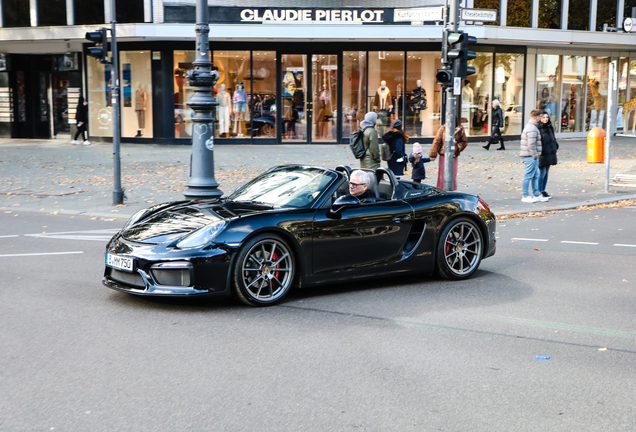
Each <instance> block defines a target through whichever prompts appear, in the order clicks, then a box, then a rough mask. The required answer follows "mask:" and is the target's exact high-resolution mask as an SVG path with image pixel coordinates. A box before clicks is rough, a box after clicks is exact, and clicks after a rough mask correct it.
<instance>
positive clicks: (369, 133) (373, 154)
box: [360, 112, 382, 171]
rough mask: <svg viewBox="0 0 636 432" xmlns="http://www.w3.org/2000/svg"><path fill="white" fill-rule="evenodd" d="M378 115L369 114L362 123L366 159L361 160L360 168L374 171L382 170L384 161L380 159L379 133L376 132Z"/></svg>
mask: <svg viewBox="0 0 636 432" xmlns="http://www.w3.org/2000/svg"><path fill="white" fill-rule="evenodd" d="M377 120H378V115H377V114H376V113H374V112H368V113H366V114H365V116H364V120H362V121H361V122H360V129H362V131H363V132H362V142H363V143H364V148H365V149H366V152H365V154H364V157H362V159H360V168H367V169H371V170H373V171H375V170H377V169H378V168H380V163H381V162H382V159H381V158H380V145H379V144H378V132H377V131H376V130H375V127H374V126H375V122H376V121H377Z"/></svg>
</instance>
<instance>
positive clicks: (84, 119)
mask: <svg viewBox="0 0 636 432" xmlns="http://www.w3.org/2000/svg"><path fill="white" fill-rule="evenodd" d="M75 120H76V121H77V132H75V136H74V137H73V141H71V142H72V143H73V144H76V145H77V144H81V143H80V142H79V141H78V140H77V138H78V137H79V135H80V134H82V140H83V141H84V145H91V142H90V141H89V140H88V138H87V136H86V134H88V131H87V127H88V103H87V102H86V101H85V100H84V96H83V95H81V94H80V97H79V101H78V103H77V110H76V111H75Z"/></svg>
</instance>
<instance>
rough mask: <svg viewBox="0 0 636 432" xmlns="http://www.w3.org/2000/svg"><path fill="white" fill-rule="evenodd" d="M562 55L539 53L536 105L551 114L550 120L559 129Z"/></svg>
mask: <svg viewBox="0 0 636 432" xmlns="http://www.w3.org/2000/svg"><path fill="white" fill-rule="evenodd" d="M560 74H561V56H558V55H549V54H537V86H536V89H537V100H536V105H535V106H536V107H537V108H538V109H541V110H544V111H545V112H547V113H548V114H549V115H550V121H551V122H552V124H553V125H554V126H555V130H558V124H559V123H557V121H556V119H557V114H558V104H557V101H558V100H559V87H560V86H559V83H560Z"/></svg>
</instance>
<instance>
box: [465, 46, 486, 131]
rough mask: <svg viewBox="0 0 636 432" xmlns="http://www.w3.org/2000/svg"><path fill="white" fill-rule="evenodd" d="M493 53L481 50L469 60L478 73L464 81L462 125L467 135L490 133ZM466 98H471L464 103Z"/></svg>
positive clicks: (469, 64)
mask: <svg viewBox="0 0 636 432" xmlns="http://www.w3.org/2000/svg"><path fill="white" fill-rule="evenodd" d="M492 62H493V53H485V52H480V53H477V57H476V58H474V59H473V60H470V61H469V62H468V66H472V67H474V68H475V71H476V73H475V74H473V75H470V76H468V78H467V79H465V80H464V82H463V83H462V118H461V122H462V126H464V130H465V131H466V135H490V130H489V126H488V125H489V118H490V112H491V109H492V107H491V97H492ZM471 90H472V92H471ZM464 98H466V100H470V102H469V103H467V104H466V105H464Z"/></svg>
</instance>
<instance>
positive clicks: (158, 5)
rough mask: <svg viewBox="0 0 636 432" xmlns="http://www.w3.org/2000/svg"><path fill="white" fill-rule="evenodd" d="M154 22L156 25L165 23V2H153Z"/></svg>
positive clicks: (159, 0) (157, 0)
mask: <svg viewBox="0 0 636 432" xmlns="http://www.w3.org/2000/svg"><path fill="white" fill-rule="evenodd" d="M152 22H153V23H155V24H161V23H162V22H163V0H152Z"/></svg>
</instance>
